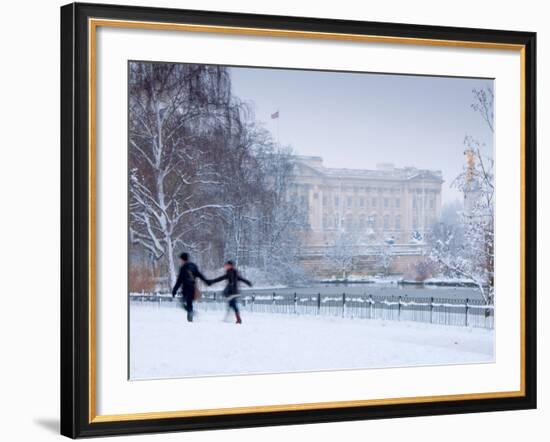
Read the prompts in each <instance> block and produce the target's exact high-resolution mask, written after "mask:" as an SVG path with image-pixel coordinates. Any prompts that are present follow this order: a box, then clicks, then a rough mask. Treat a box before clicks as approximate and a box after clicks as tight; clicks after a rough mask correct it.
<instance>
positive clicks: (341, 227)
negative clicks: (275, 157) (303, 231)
mask: <svg viewBox="0 0 550 442" xmlns="http://www.w3.org/2000/svg"><path fill="white" fill-rule="evenodd" d="M293 159H294V163H295V164H294V172H293V182H292V185H291V191H290V192H291V197H292V198H296V200H295V201H298V203H299V204H300V206H301V207H303V209H304V217H305V221H306V223H307V224H308V227H309V228H308V232H309V233H308V235H307V241H306V247H310V248H324V247H330V246H333V245H334V244H335V241H336V240H337V238H338V236H339V235H341V234H342V232H350V233H353V234H356V235H357V236H358V237H359V238H360V239H361V241H362V242H364V243H376V242H381V241H391V242H392V243H394V244H396V245H398V244H401V245H406V244H414V243H416V242H418V239H419V238H421V237H422V235H424V234H425V233H426V232H427V231H428V229H429V228H430V226H431V225H432V224H433V223H434V222H436V221H437V220H438V219H439V218H440V215H441V185H442V183H443V179H442V174H441V171H438V170H425V169H417V168H414V167H405V168H395V167H394V166H393V165H392V164H379V165H378V166H377V168H376V169H374V170H367V169H335V168H328V167H325V166H324V165H323V159H322V158H321V157H317V156H294V157H293Z"/></svg>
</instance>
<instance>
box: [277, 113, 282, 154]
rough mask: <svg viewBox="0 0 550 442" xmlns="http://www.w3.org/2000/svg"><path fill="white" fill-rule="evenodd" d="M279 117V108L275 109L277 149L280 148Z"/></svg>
mask: <svg viewBox="0 0 550 442" xmlns="http://www.w3.org/2000/svg"><path fill="white" fill-rule="evenodd" d="M280 119H281V114H280V113H279V109H277V146H278V147H279V149H280V148H281V138H280V137H279V120H280Z"/></svg>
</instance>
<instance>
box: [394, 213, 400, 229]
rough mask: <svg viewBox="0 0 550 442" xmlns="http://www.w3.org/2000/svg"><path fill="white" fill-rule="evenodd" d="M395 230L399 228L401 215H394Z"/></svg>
mask: <svg viewBox="0 0 550 442" xmlns="http://www.w3.org/2000/svg"><path fill="white" fill-rule="evenodd" d="M395 230H401V217H400V216H399V215H397V216H396V217H395Z"/></svg>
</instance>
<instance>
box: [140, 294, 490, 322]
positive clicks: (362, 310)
mask: <svg viewBox="0 0 550 442" xmlns="http://www.w3.org/2000/svg"><path fill="white" fill-rule="evenodd" d="M130 299H131V300H132V301H137V302H139V301H141V302H156V303H158V304H159V305H160V304H161V303H172V304H173V305H177V302H174V301H178V300H179V298H175V300H174V299H173V298H172V297H171V296H166V295H156V294H131V295H130ZM239 301H240V305H241V308H242V309H243V310H245V311H248V312H261V313H280V314H291V315H324V316H340V317H345V318H360V319H382V320H388V321H415V322H426V323H431V324H442V325H455V326H466V327H479V328H487V329H492V328H493V327H494V316H495V309H494V306H493V305H487V304H485V303H484V302H483V301H481V300H477V299H446V298H433V297H432V298H417V297H411V298H409V297H407V296H390V297H387V296H379V295H368V294H365V295H350V294H346V293H342V294H341V295H324V294H321V293H316V294H311V295H304V294H300V293H287V294H281V293H270V294H266V293H254V292H246V293H243V294H242V296H241V297H240V300H239ZM199 305H200V308H201V309H203V310H224V309H226V302H225V298H224V296H223V294H221V293H218V292H205V293H203V294H202V297H201V299H200V304H199Z"/></svg>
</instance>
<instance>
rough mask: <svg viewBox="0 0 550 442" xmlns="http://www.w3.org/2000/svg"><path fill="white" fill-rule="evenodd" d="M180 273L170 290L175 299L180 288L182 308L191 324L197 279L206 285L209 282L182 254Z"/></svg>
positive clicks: (187, 255)
mask: <svg viewBox="0 0 550 442" xmlns="http://www.w3.org/2000/svg"><path fill="white" fill-rule="evenodd" d="M180 262H181V267H180V272H179V274H178V279H177V281H176V285H174V288H173V289H172V297H175V296H176V294H177V293H178V289H179V288H180V287H181V293H182V295H183V302H184V304H183V308H184V309H185V310H186V311H187V320H188V321H189V322H193V313H194V312H193V301H194V300H195V299H196V298H198V296H197V293H198V290H199V289H198V287H197V278H199V279H202V280H203V281H204V282H205V283H206V284H207V285H210V284H209V281H208V280H207V279H206V278H205V277H204V276H203V274H202V273H201V272H200V271H199V268H198V267H197V265H196V264H195V263H194V262H191V261H189V254H188V253H182V254H181V255H180Z"/></svg>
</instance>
